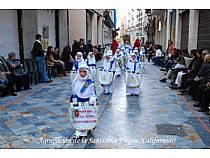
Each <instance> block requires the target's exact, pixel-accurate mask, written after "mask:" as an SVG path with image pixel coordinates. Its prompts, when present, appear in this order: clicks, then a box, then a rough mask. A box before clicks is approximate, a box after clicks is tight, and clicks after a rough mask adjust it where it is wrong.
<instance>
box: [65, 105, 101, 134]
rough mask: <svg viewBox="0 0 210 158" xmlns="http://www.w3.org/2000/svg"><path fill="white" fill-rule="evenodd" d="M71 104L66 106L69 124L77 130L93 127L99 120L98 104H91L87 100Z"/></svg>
mask: <svg viewBox="0 0 210 158" xmlns="http://www.w3.org/2000/svg"><path fill="white" fill-rule="evenodd" d="M72 104H73V103H70V107H69V108H68V111H69V119H70V124H71V126H72V127H73V128H74V129H76V130H79V131H83V130H92V129H94V128H95V127H96V126H97V124H98V121H99V108H98V106H96V105H94V106H93V105H92V106H91V105H89V103H88V102H84V103H78V104H79V106H73V105H72Z"/></svg>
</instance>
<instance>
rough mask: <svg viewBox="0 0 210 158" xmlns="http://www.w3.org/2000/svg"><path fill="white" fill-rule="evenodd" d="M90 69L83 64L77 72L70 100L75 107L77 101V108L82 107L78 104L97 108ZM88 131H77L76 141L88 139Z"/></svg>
mask: <svg viewBox="0 0 210 158" xmlns="http://www.w3.org/2000/svg"><path fill="white" fill-rule="evenodd" d="M90 76H91V74H90V69H89V67H88V66H87V64H82V65H80V66H79V68H78V71H77V76H76V78H75V79H74V81H73V83H72V89H73V91H72V95H71V98H70V103H73V104H74V105H75V99H76V106H80V105H79V104H78V103H79V102H81V103H84V102H89V104H88V105H90V104H92V105H94V106H97V102H96V99H97V96H96V90H95V86H94V82H93V81H92V80H91V79H90ZM87 134H88V131H79V130H76V132H75V135H74V139H78V138H79V139H80V138H81V137H86V136H87Z"/></svg>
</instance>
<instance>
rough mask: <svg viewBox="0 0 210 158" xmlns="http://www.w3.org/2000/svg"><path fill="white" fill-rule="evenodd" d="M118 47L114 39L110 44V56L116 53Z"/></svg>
mask: <svg viewBox="0 0 210 158" xmlns="http://www.w3.org/2000/svg"><path fill="white" fill-rule="evenodd" d="M118 46H119V44H118V42H117V40H116V39H114V40H113V42H112V56H114V55H115V52H116V50H117V48H118Z"/></svg>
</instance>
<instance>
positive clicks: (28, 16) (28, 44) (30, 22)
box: [22, 10, 38, 58]
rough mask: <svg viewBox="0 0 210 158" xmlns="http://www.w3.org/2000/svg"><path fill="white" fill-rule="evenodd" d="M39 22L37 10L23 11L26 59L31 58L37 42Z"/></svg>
mask: <svg viewBox="0 0 210 158" xmlns="http://www.w3.org/2000/svg"><path fill="white" fill-rule="evenodd" d="M37 22H38V17H37V10H23V11H22V25H23V45H24V57H25V58H31V50H32V47H33V43H34V41H35V35H36V34H37V33H38V27H37Z"/></svg>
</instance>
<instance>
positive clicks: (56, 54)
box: [53, 47, 61, 60]
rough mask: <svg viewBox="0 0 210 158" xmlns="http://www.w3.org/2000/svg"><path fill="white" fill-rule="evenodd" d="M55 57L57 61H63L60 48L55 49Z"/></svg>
mask: <svg viewBox="0 0 210 158" xmlns="http://www.w3.org/2000/svg"><path fill="white" fill-rule="evenodd" d="M53 57H54V59H55V60H61V56H60V52H59V48H58V47H55V48H54V53H53Z"/></svg>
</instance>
